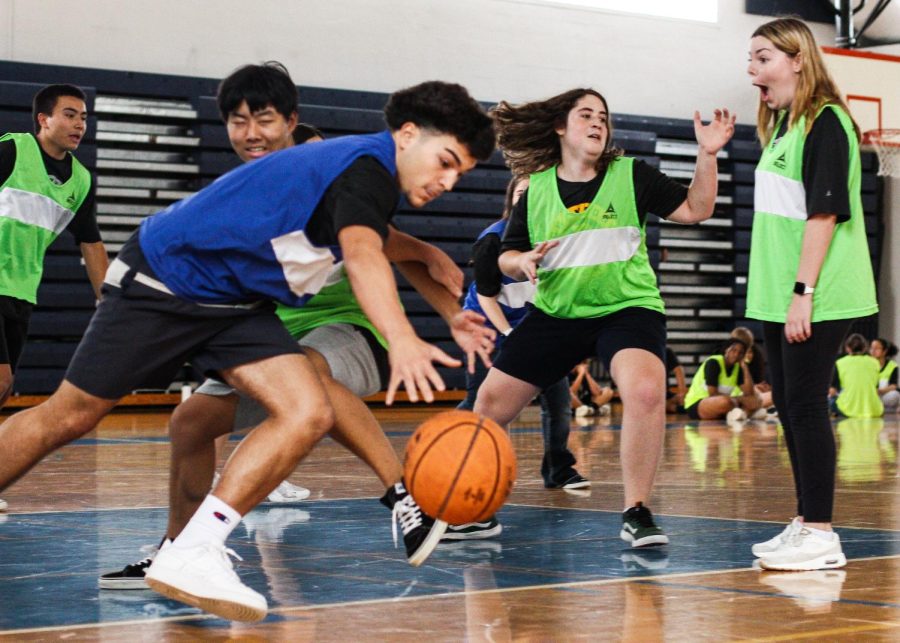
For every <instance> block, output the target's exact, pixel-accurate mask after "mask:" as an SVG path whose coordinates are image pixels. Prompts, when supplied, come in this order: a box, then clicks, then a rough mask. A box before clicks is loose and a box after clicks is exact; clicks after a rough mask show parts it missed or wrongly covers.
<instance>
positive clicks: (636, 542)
mask: <svg viewBox="0 0 900 643" xmlns="http://www.w3.org/2000/svg"><path fill="white" fill-rule="evenodd" d="M619 537H620V538H621V539H622V540H624V541H625V542H627V543H631V546H632V547H648V546H650V545H667V544H669V537H668V536H666V535H665V534H664V533H663V530H662V529H660V528H659V527H657V526H656V523H654V522H653V514H652V513H650V510H649V509H647V507H645V506H644V505H643V503H640V502H639V503H637V504H636V505H635V506H634V507H632V508H631V509H629V510H628V511H626V512H625V513H623V514H622V531H620V532H619Z"/></svg>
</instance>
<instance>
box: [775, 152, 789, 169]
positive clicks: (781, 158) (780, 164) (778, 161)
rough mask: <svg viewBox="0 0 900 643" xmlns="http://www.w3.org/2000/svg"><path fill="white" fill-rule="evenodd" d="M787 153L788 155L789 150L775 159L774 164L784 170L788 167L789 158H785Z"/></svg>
mask: <svg viewBox="0 0 900 643" xmlns="http://www.w3.org/2000/svg"><path fill="white" fill-rule="evenodd" d="M786 155H787V152H782V153H781V156H779V157H778V158H777V159H775V163H774V165H775V167H777V168H778V169H779V170H783V169H784V168H786V167H787V159H786V158H784V157H785V156H786Z"/></svg>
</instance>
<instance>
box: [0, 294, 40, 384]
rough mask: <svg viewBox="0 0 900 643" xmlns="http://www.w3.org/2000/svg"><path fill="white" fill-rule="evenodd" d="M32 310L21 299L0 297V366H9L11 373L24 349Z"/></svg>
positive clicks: (28, 304) (30, 306) (14, 370)
mask: <svg viewBox="0 0 900 643" xmlns="http://www.w3.org/2000/svg"><path fill="white" fill-rule="evenodd" d="M33 308H34V306H32V305H31V304H30V303H28V302H27V301H24V300H22V299H17V298H15V297H7V296H5V295H0V364H9V367H10V369H12V372H13V373H15V372H16V364H18V363H19V358H20V357H21V356H22V350H23V349H24V348H25V337H26V336H27V335H28V320H29V319H31V310H32V309H33Z"/></svg>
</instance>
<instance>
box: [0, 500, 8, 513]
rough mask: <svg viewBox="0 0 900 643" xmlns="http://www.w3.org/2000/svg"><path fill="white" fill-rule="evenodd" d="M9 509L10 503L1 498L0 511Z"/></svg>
mask: <svg viewBox="0 0 900 643" xmlns="http://www.w3.org/2000/svg"><path fill="white" fill-rule="evenodd" d="M7 509H9V503H8V502H6V501H5V500H3V498H0V511H6V510H7Z"/></svg>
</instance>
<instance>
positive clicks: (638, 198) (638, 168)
mask: <svg viewBox="0 0 900 643" xmlns="http://www.w3.org/2000/svg"><path fill="white" fill-rule="evenodd" d="M605 176H606V171H605V170H604V171H603V172H600V173H599V174H598V175H597V176H596V177H594V178H593V179H591V180H590V181H564V180H563V179H561V178H559V177H558V176H557V177H556V185H557V187H558V189H559V196H560V198H562V202H563V204H564V205H565V206H566V208H568V209H569V210H570V211H572V212H580V211H582V210H584V209H585V208H586V207H587V206H588V205H589V204H590V203H591V201H593V200H594V197H595V196H596V194H597V191H598V190H599V189H600V185H601V184H602V183H603V177H605ZM632 180H633V181H634V196H635V202H636V204H637V210H638V217H639V219H640V222H641V225H643V224H644V221H645V220H646V219H647V213H653V214H655V215H657V216H660V217H663V218H665V217H668V216H669V215H670V214H672V213H673V212H674V211H675V210H677V209H678V206H680V205H681V204H682V203H684V200H685V199H686V198H687V188H686V187H685V186H683V185H682V184H681V183H678V182H677V181H675V180H673V179H670V178H669V177H667V176H666V175H665V174H663V173H662V172H660V171H659V170H657V169H656V168H655V167H653V166H652V165H648V164H647V163H644V162H643V161H638V160H635V161H634V165H633V170H632ZM532 245H533V244H532V243H531V240H530V239H529V237H528V190H525V192H524V193H523V194H522V197H521V198H520V199H519V202H518V203H516V205H515V207H514V208H513V211H512V215H511V216H510V218H509V224H508V225H507V226H506V233H505V234H504V235H503V243H502V245H501V248H500V251H501V252H506V251H507V250H520V251H523V252H527V251H528V250H531V248H532Z"/></svg>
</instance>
